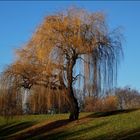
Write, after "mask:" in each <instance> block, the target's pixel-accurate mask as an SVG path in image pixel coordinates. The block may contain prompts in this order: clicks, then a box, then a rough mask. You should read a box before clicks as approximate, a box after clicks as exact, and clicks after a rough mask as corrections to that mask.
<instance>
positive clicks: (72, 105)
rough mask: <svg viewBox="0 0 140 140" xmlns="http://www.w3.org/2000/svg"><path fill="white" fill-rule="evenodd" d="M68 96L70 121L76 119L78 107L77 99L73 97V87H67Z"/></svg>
mask: <svg viewBox="0 0 140 140" xmlns="http://www.w3.org/2000/svg"><path fill="white" fill-rule="evenodd" d="M68 97H69V103H70V116H69V119H70V120H71V121H73V120H78V117H79V107H78V102H77V99H76V98H75V96H74V93H73V88H71V89H69V93H68Z"/></svg>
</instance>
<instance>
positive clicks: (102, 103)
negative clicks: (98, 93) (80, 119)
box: [84, 96, 118, 112]
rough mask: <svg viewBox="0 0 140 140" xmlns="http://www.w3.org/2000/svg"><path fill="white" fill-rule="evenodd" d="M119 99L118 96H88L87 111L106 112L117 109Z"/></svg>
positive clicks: (86, 100) (86, 101)
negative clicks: (97, 97)
mask: <svg viewBox="0 0 140 140" xmlns="http://www.w3.org/2000/svg"><path fill="white" fill-rule="evenodd" d="M117 107H118V101H117V97H116V96H106V97H105V98H102V99H95V98H94V97H86V99H85V109H84V111H86V112H105V111H113V110H117Z"/></svg>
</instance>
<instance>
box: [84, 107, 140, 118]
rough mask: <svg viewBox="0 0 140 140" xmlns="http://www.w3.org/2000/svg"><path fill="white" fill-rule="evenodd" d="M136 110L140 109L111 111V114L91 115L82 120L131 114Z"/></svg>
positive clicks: (97, 113)
mask: <svg viewBox="0 0 140 140" xmlns="http://www.w3.org/2000/svg"><path fill="white" fill-rule="evenodd" d="M136 110H139V109H127V110H115V111H109V112H96V113H93V114H90V115H88V116H85V117H83V118H81V119H85V118H100V117H107V116H112V115H117V114H123V113H129V112H133V111H136Z"/></svg>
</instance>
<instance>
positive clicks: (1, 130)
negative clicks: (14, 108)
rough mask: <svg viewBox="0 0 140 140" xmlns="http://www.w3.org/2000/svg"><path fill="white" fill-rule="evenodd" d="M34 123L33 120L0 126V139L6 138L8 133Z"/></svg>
mask: <svg viewBox="0 0 140 140" xmlns="http://www.w3.org/2000/svg"><path fill="white" fill-rule="evenodd" d="M32 125H34V122H21V123H10V124H6V125H2V126H0V140H4V139H7V138H8V137H9V136H10V135H12V134H14V133H16V132H19V131H21V130H24V129H25V128H28V127H30V126H32Z"/></svg>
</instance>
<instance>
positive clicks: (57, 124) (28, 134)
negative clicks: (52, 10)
mask: <svg viewBox="0 0 140 140" xmlns="http://www.w3.org/2000/svg"><path fill="white" fill-rule="evenodd" d="M69 122H70V121H69V120H68V119H67V120H57V121H54V122H51V123H48V124H46V125H43V126H41V127H37V128H35V129H32V130H29V131H27V132H25V133H21V134H19V135H16V136H13V137H9V139H13V140H23V139H27V138H28V139H33V137H36V136H40V135H42V134H44V133H45V132H50V131H51V130H53V129H57V128H59V127H62V126H64V125H67V124H68V123H69Z"/></svg>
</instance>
